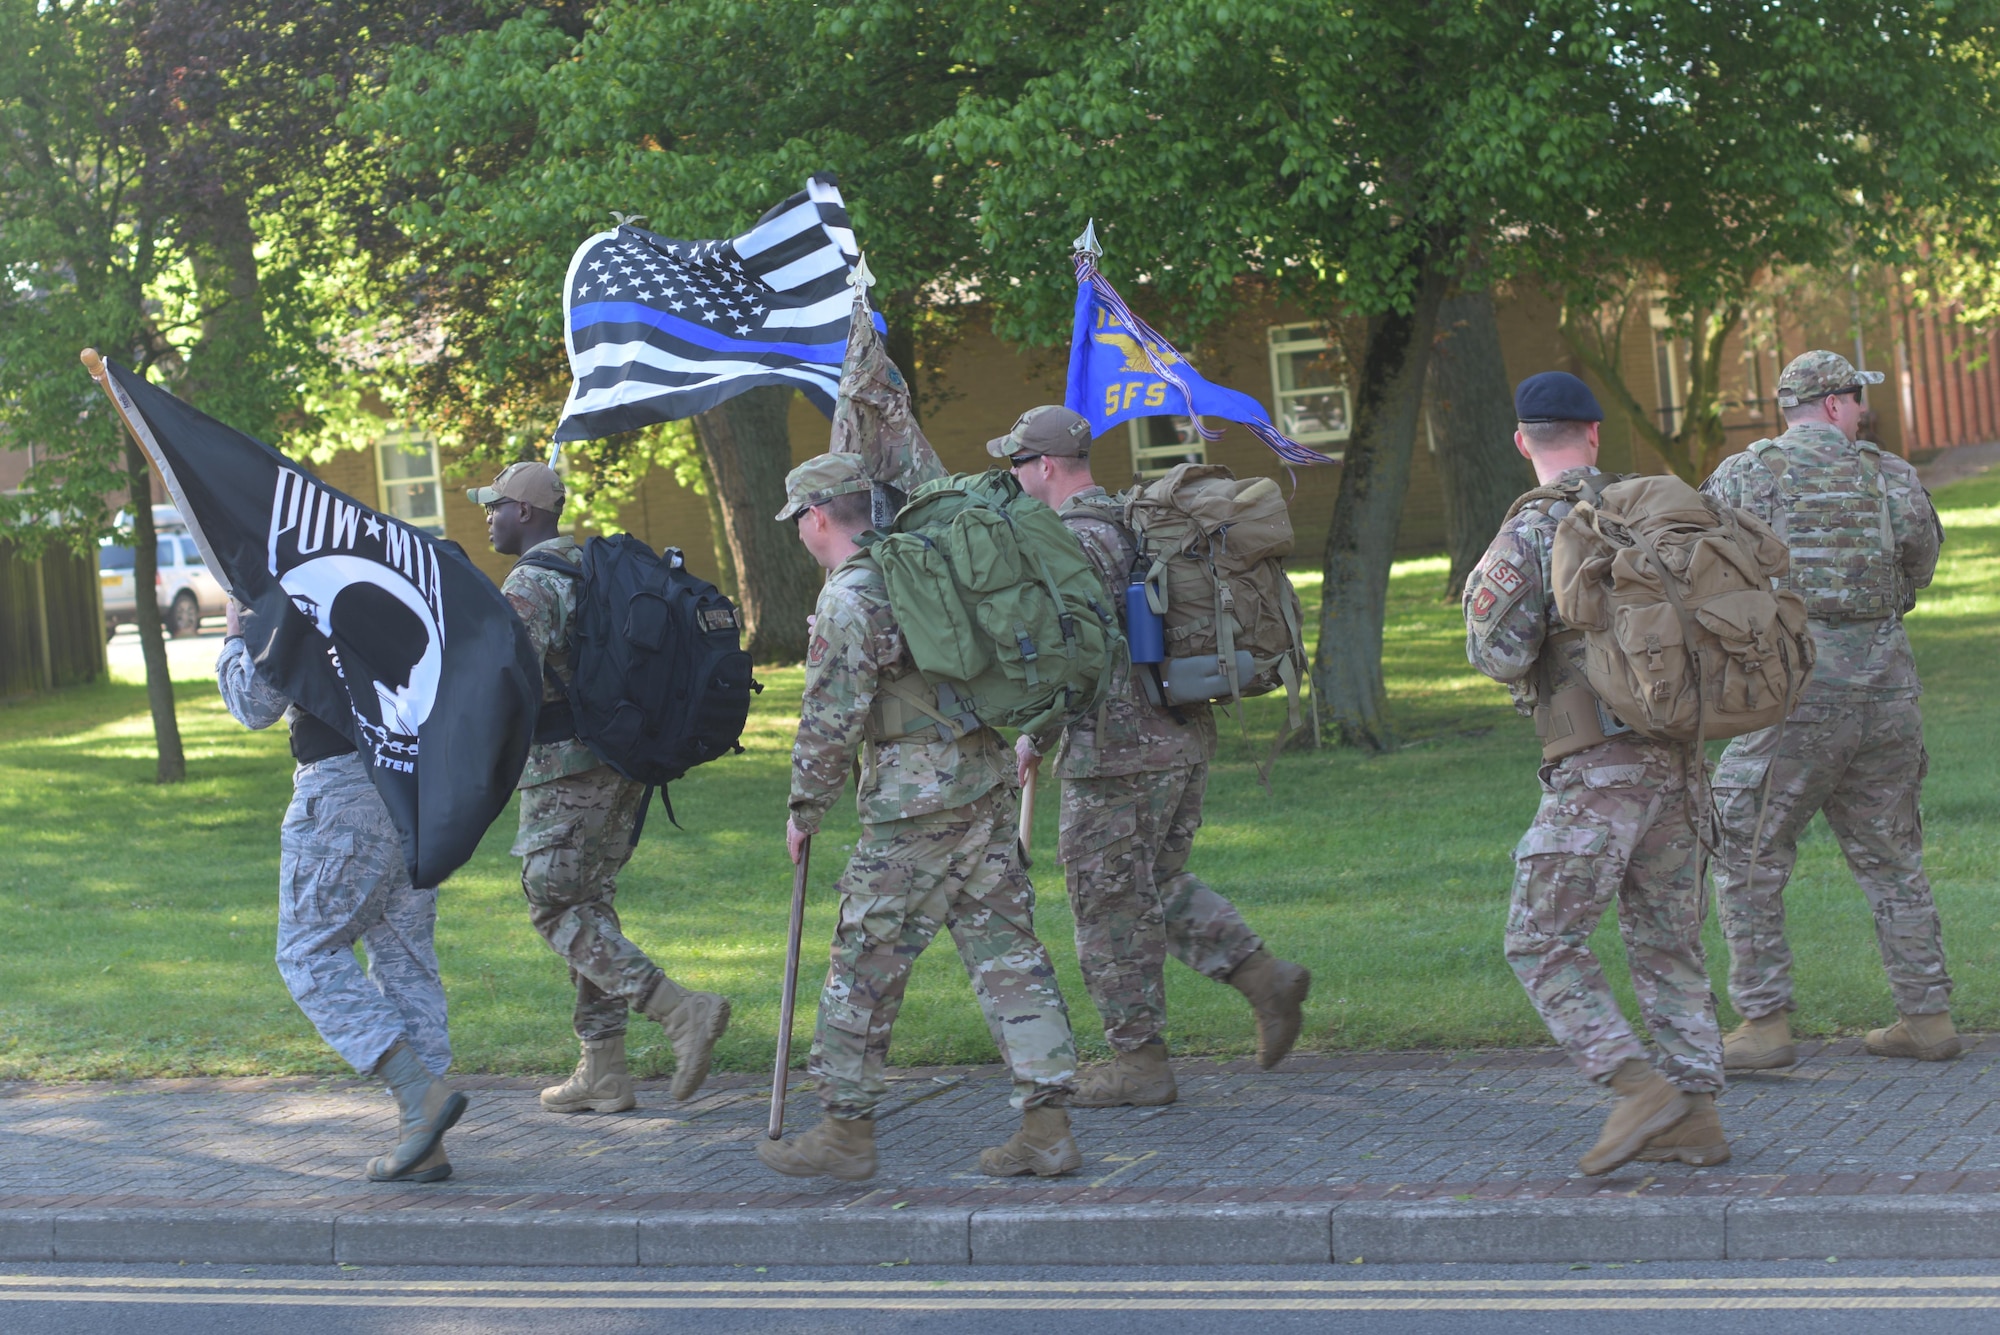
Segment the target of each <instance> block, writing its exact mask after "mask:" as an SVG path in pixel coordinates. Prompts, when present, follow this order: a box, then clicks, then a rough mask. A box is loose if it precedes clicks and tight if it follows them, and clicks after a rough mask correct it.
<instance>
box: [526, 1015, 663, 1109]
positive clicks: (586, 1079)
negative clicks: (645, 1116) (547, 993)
mask: <svg viewBox="0 0 2000 1335" xmlns="http://www.w3.org/2000/svg"><path fill="white" fill-rule="evenodd" d="M638 1106H639V1100H638V1098H637V1097H635V1096H634V1095H633V1093H632V1073H631V1072H630V1071H628V1070H627V1069H626V1067H625V1035H623V1034H613V1035H611V1036H610V1037H609V1038H586V1039H585V1040H583V1056H581V1057H579V1058H578V1059H577V1063H576V1071H575V1072H574V1073H573V1074H572V1075H571V1076H570V1078H569V1079H568V1080H566V1081H565V1082H563V1083H562V1084H560V1085H551V1086H549V1087H548V1088H547V1089H545V1090H543V1091H542V1107H544V1108H546V1109H548V1110H549V1111H550V1112H553V1113H580V1112H600V1113H616V1112H625V1111H627V1110H628V1109H631V1108H636V1107H638Z"/></svg>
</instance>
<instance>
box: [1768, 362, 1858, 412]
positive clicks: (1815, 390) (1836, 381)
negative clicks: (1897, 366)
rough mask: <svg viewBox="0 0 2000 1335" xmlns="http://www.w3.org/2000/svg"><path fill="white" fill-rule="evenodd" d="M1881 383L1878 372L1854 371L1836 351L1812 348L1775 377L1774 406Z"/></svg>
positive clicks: (1795, 404)
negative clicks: (1775, 396)
mask: <svg viewBox="0 0 2000 1335" xmlns="http://www.w3.org/2000/svg"><path fill="white" fill-rule="evenodd" d="M1881 383H1882V373H1881V372H1880V371H1857V370H1855V369H1854V363H1853V362H1850V361H1848V360H1847V358H1845V357H1843V356H1841V355H1840V354H1839V353H1837V352H1828V351H1826V350H1825V349H1823V348H1821V349H1816V350H1814V351H1812V352H1802V353H1800V354H1799V355H1798V356H1796V357H1794V358H1792V363H1791V365H1789V366H1787V367H1786V368H1785V370H1784V373H1783V374H1782V375H1780V376H1779V377H1778V406H1779V407H1780V408H1796V407H1798V406H1799V405H1800V404H1802V403H1813V402H1815V401H1817V400H1819V399H1823V398H1825V397H1826V396H1827V395H1829V394H1844V393H1846V392H1847V391H1849V390H1853V389H1860V388H1861V387H1862V386H1863V385H1879V384H1881Z"/></svg>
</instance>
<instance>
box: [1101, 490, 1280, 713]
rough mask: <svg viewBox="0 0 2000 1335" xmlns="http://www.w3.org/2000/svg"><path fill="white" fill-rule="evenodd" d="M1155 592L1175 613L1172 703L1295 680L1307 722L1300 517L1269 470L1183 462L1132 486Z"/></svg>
mask: <svg viewBox="0 0 2000 1335" xmlns="http://www.w3.org/2000/svg"><path fill="white" fill-rule="evenodd" d="M1125 524H1126V526H1127V527H1128V528H1130V529H1131V530H1132V534H1133V537H1134V539H1135V540H1136V541H1137V544H1138V565H1137V567H1136V568H1135V573H1142V574H1143V575H1144V578H1145V582H1146V601H1147V603H1148V604H1149V605H1150V606H1151V607H1152V609H1153V610H1154V611H1155V612H1158V613H1159V614H1160V615H1161V617H1162V619H1163V620H1164V621H1165V622H1166V661H1165V662H1164V663H1162V664H1160V665H1159V676H1158V678H1157V679H1156V680H1155V683H1154V685H1155V688H1156V689H1158V690H1159V691H1161V692H1162V694H1163V695H1164V697H1165V702H1166V703H1167V704H1170V705H1184V704H1195V703H1198V702H1200V701H1204V700H1217V701H1223V702H1229V701H1234V700H1239V699H1242V698H1243V697H1245V696H1252V695H1264V694H1266V693H1267V692H1270V691H1275V690H1277V689H1278V688H1279V687H1280V686H1283V687H1284V688H1285V692H1286V696H1287V700H1288V703H1289V706H1290V710H1289V715H1288V721H1287V725H1286V733H1287V734H1289V733H1290V732H1291V731H1292V730H1293V729H1296V728H1297V727H1298V726H1299V721H1300V716H1299V686H1300V683H1301V682H1302V681H1303V680H1304V677H1305V668H1306V654H1305V641H1304V638H1303V637H1302V636H1301V634H1300V630H1299V628H1300V625H1301V620H1302V617H1301V613H1300V610H1299V596H1298V594H1297V593H1296V592H1295V591H1294V590H1293V589H1292V582H1291V580H1290V579H1288V578H1287V577H1286V575H1285V564H1284V560H1285V557H1286V556H1288V555H1290V554H1291V550H1292V516H1291V511H1290V510H1289V509H1287V508H1286V505H1285V497H1284V493H1283V492H1281V491H1280V490H1279V489H1278V484H1277V483H1276V482H1275V481H1273V480H1272V479H1271V478H1268V477H1253V478H1244V479H1241V480H1239V479H1238V478H1237V477H1236V475H1235V474H1233V473H1231V472H1230V471H1229V470H1228V469H1227V468H1224V467H1222V466H1221V465H1220V464H1180V465H1178V466H1177V467H1175V468H1174V469H1173V470H1172V471H1170V472H1169V473H1167V475H1166V476H1164V477H1161V478H1157V479H1155V480H1154V481H1152V482H1150V483H1148V484H1146V485H1145V486H1143V487H1140V488H1138V489H1137V490H1135V491H1133V492H1132V493H1130V494H1129V495H1128V496H1127V498H1126V502H1125Z"/></svg>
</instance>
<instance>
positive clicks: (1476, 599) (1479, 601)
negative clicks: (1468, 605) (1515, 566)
mask: <svg viewBox="0 0 2000 1335" xmlns="http://www.w3.org/2000/svg"><path fill="white" fill-rule="evenodd" d="M1498 601H1499V599H1498V598H1497V597H1496V596H1495V595H1494V592H1493V590H1491V589H1481V590H1480V591H1479V592H1478V593H1475V594H1473V595H1472V619H1473V620H1474V621H1484V620H1486V618H1487V617H1489V616H1491V615H1492V614H1493V604H1494V603H1496V602H1498Z"/></svg>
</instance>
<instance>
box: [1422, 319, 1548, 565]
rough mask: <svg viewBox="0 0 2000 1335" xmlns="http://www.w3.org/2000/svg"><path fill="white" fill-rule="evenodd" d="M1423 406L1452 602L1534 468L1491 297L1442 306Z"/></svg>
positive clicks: (1528, 484) (1532, 476)
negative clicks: (1520, 436)
mask: <svg viewBox="0 0 2000 1335" xmlns="http://www.w3.org/2000/svg"><path fill="white" fill-rule="evenodd" d="M1424 406H1425V409H1426V411H1427V412H1428V413H1429V415H1430V422H1431V434H1432V436H1433V437H1434V438H1435V439H1436V441H1437V466H1438V473H1439V475H1440V476H1441V478H1442V479H1443V482H1444V532H1445V547H1446V549H1447V550H1449V551H1450V553H1451V576H1450V578H1449V580H1448V581H1447V583H1446V585H1445V597H1446V598H1456V597H1458V596H1459V594H1460V593H1462V592H1464V590H1465V580H1466V576H1468V575H1470V574H1471V573H1472V568H1473V567H1474V566H1476V565H1478V564H1479V558H1480V557H1481V556H1484V555H1485V554H1486V544H1487V543H1489V542H1491V541H1493V535H1494V534H1495V533H1498V532H1499V531H1500V523H1501V521H1502V520H1504V519H1505V518H1506V517H1507V507H1508V506H1510V505H1512V504H1513V503H1514V498H1515V497H1517V496H1519V495H1520V494H1521V493H1522V492H1524V491H1527V490H1528V489H1529V488H1530V487H1533V486H1534V485H1535V472H1534V470H1533V469H1532V468H1530V467H1528V461H1527V460H1526V459H1523V458H1522V457H1521V455H1520V452H1519V451H1517V450H1516V449H1515V448H1514V400H1513V395H1512V393H1511V392H1510V391H1509V387H1508V384H1507V364H1506V362H1505V361H1503V360H1502V359H1501V356H1500V322H1499V320H1498V319H1496V318H1495V316H1494V313H1493V294H1492V293H1490V292H1461V293H1458V294H1457V295H1456V296H1452V297H1447V298H1446V299H1445V300H1444V301H1443V302H1442V303H1441V304H1440V305H1439V307H1438V332H1437V339H1436V341H1435V342H1434V343H1433V344H1432V347H1431V370H1430V377H1429V379H1428V380H1427V381H1426V382H1425V391H1424Z"/></svg>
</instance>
